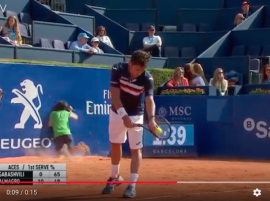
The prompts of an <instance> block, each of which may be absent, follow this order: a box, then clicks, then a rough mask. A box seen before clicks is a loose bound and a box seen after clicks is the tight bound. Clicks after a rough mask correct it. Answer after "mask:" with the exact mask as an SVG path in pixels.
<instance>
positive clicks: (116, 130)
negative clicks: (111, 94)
mask: <svg viewBox="0 0 270 201" xmlns="http://www.w3.org/2000/svg"><path fill="white" fill-rule="evenodd" d="M130 119H131V120H132V121H133V123H137V124H142V123H143V115H138V116H130ZM127 133H128V135H127ZM127 137H128V141H129V147H130V149H140V148H142V147H143V128H141V127H136V128H126V127H125V125H124V123H123V119H122V118H121V117H120V116H119V115H118V114H117V113H115V112H114V111H112V110H110V117H109V139H110V142H111V143H119V144H123V143H125V142H126V140H127Z"/></svg>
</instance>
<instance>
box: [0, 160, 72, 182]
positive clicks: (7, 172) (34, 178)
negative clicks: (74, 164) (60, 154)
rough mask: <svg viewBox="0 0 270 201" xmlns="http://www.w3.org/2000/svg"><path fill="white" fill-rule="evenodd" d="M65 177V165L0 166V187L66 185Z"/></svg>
mask: <svg viewBox="0 0 270 201" xmlns="http://www.w3.org/2000/svg"><path fill="white" fill-rule="evenodd" d="M66 177H67V173H66V164H58V163H57V164H0V185H66V183H62V182H66ZM19 182H27V183H19ZM28 182H29V183H28ZM31 182H32V183H31ZM44 182H52V183H44ZM59 182H61V183H59Z"/></svg>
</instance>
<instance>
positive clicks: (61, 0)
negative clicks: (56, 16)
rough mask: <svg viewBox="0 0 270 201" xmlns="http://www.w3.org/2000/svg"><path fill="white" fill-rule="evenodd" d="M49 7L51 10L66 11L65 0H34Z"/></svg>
mask: <svg viewBox="0 0 270 201" xmlns="http://www.w3.org/2000/svg"><path fill="white" fill-rule="evenodd" d="M36 1H38V2H40V3H42V4H46V5H48V6H50V7H51V9H52V10H55V11H59V12H66V0H36Z"/></svg>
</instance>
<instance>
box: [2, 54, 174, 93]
mask: <svg viewBox="0 0 270 201" xmlns="http://www.w3.org/2000/svg"><path fill="white" fill-rule="evenodd" d="M0 62H2V63H21V64H41V65H54V66H72V67H84V68H93V67H95V68H111V66H108V65H97V64H81V63H62V62H53V61H32V60H19V59H0ZM148 71H149V72H150V73H151V74H152V76H153V77H154V82H155V90H156V89H157V87H159V86H160V85H162V84H163V83H164V82H166V81H167V80H168V79H170V77H171V76H172V74H173V70H172V69H160V68H149V69H148Z"/></svg>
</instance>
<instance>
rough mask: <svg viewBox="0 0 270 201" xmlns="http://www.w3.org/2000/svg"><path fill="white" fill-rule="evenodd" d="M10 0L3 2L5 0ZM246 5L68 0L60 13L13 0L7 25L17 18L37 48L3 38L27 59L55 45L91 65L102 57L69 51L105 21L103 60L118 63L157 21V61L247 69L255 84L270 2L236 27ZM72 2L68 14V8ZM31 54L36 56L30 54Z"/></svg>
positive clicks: (237, 0) (4, 46) (257, 2)
mask: <svg viewBox="0 0 270 201" xmlns="http://www.w3.org/2000/svg"><path fill="white" fill-rule="evenodd" d="M5 2H6V1H5V0H0V4H1V3H5ZM52 2H53V1H52ZM241 3H242V0H215V1H213V0H205V1H203V2H202V1H200V0H189V1H186V0H179V1H173V0H153V1H145V0H138V1H126V0H118V1H117V2H115V1H113V2H112V1H110V0H82V1H79V2H78V1H73V0H66V5H65V6H62V7H61V6H60V7H61V9H59V10H58V11H60V12H58V11H57V12H55V11H53V10H52V9H51V8H53V9H54V8H56V6H55V5H52V4H53V3H52V4H51V5H42V4H40V3H38V2H36V1H34V0H20V1H19V3H18V1H17V0H9V6H8V9H7V10H6V11H5V12H4V13H2V12H1V13H0V23H1V24H4V23H5V21H6V17H8V16H10V15H12V16H13V15H15V16H17V17H18V19H19V22H20V24H19V27H20V31H21V35H22V37H23V40H24V42H26V43H29V44H32V45H33V46H34V47H33V48H32V49H31V48H29V47H28V48H26V47H20V48H15V50H14V51H15V53H16V54H14V52H12V51H11V50H13V47H9V46H8V45H11V44H10V43H8V42H7V41H5V40H4V39H2V38H0V49H1V50H3V52H4V53H3V54H1V55H0V57H1V58H12V57H13V56H14V55H15V56H16V58H17V55H20V58H29V59H32V58H40V59H41V60H42V59H45V60H47V59H48V58H47V56H45V57H44V58H42V57H43V56H44V55H45V53H43V52H46V54H49V52H50V51H51V53H50V54H59V55H65V53H66V55H70V57H71V58H69V59H64V60H65V61H67V60H68V61H71V62H75V61H79V62H90V63H91V60H93V58H94V56H92V57H89V58H87V55H84V56H83V57H82V56H80V58H79V57H78V56H77V57H76V56H75V57H74V55H80V54H81V53H77V52H73V51H69V50H68V49H69V46H70V43H71V42H72V41H75V40H76V37H77V35H78V33H80V32H85V33H87V35H88V36H89V37H90V38H92V37H93V36H94V35H95V30H96V28H97V27H98V26H104V27H105V28H106V31H107V34H108V35H109V37H110V38H111V40H112V43H113V45H114V48H115V49H114V48H111V47H109V46H107V45H106V44H103V43H101V46H100V47H101V48H102V49H103V50H104V52H105V54H104V55H103V56H100V55H99V56H95V58H96V59H98V58H104V57H108V59H107V61H108V62H105V63H109V61H111V62H115V61H116V60H115V58H117V59H118V58H121V59H120V60H121V61H123V60H127V59H128V58H129V56H124V55H129V54H131V53H132V52H133V51H134V50H137V49H141V48H142V39H143V37H145V36H147V32H146V31H147V28H148V27H149V25H154V26H156V28H157V35H159V36H160V37H161V38H162V42H163V45H162V55H163V56H164V58H152V61H153V62H151V65H150V66H152V67H154V66H153V65H156V66H155V67H166V68H174V67H176V66H180V65H183V64H184V63H186V62H191V61H198V62H201V63H202V64H203V66H204V68H205V72H206V74H208V75H212V74H213V71H214V69H215V68H216V67H217V66H220V67H222V68H224V69H225V70H226V71H228V70H232V69H235V68H236V69H238V68H239V69H238V70H239V73H240V74H242V75H243V82H244V83H248V82H249V81H250V80H249V79H250V78H249V73H250V70H251V71H252V72H257V71H260V69H261V67H262V65H264V64H265V63H267V62H269V55H270V41H268V40H269V39H268V37H267V36H268V35H269V33H270V29H269V28H270V20H269V19H270V18H269V16H270V2H269V1H267V0H251V1H250V3H251V5H252V7H251V12H250V17H249V18H248V19H247V20H245V21H244V22H243V23H242V24H240V25H239V26H237V27H234V25H233V20H234V17H235V15H236V14H237V13H238V12H240V11H241ZM64 7H65V9H66V10H65V11H66V12H63V8H64ZM134 16H136V17H134ZM198 16H199V17H198ZM43 49H44V50H43ZM17 51H18V52H19V54H18V53H17ZM23 51H25V53H23ZM30 53H31V54H33V55H28V56H27V54H30ZM35 54H40V55H39V56H36V55H35ZM12 55H13V56H12ZM42 55H43V56H42ZM114 55H115V56H114ZM117 55H119V56H120V57H118V56H117ZM15 56H14V57H15ZM63 58H64V56H59V57H58V58H57V59H56V60H57V61H64V60H62V59H63ZM76 58H77V59H76ZM93 62H97V61H94V60H93ZM109 64H112V63H109Z"/></svg>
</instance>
